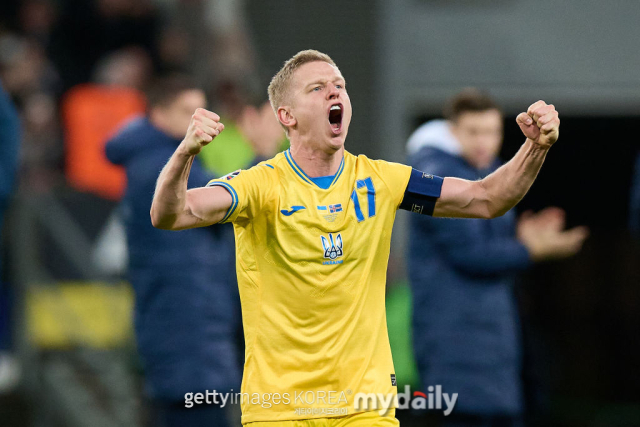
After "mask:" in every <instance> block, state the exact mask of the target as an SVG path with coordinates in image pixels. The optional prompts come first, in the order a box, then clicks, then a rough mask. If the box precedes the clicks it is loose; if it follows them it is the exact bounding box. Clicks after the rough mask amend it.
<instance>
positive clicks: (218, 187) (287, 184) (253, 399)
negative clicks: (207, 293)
mask: <svg viewBox="0 0 640 427" xmlns="http://www.w3.org/2000/svg"><path fill="white" fill-rule="evenodd" d="M269 99H270V101H271V105H272V107H273V109H274V111H275V113H276V116H277V118H278V120H279V121H280V124H281V125H282V127H283V128H284V129H285V132H286V134H287V136H288V138H289V140H290V142H291V147H290V148H289V149H288V150H286V151H285V152H283V153H280V154H278V155H276V156H275V157H274V158H272V159H270V160H268V161H265V162H262V163H260V164H258V165H256V166H254V167H253V168H251V169H249V170H246V171H241V172H236V173H233V174H230V175H227V176H225V177H223V178H221V179H219V180H214V181H211V182H210V183H209V184H208V185H207V186H206V187H202V188H195V189H190V190H188V191H187V179H188V177H189V170H190V167H191V164H192V162H193V159H194V156H195V155H197V154H198V153H199V152H200V150H201V149H202V147H203V146H204V145H206V144H208V143H210V142H211V141H212V140H213V139H214V138H215V137H216V136H217V135H218V134H219V133H220V132H221V131H222V130H223V129H224V125H223V124H222V123H220V122H219V117H218V116H217V115H216V114H215V113H212V112H209V111H206V110H204V109H198V110H196V112H195V114H194V115H193V118H192V120H191V124H190V125H189V129H188V131H187V135H186V136H185V138H184V140H183V141H182V142H181V144H180V146H179V147H178V149H177V150H176V152H175V153H174V154H173V156H172V157H171V159H170V160H169V162H168V163H167V165H166V166H165V168H164V169H163V171H162V172H161V173H160V177H159V178H158V184H157V187H156V193H155V196H154V199H153V204H152V206H151V220H152V223H153V225H154V226H156V227H159V228H163V229H171V230H182V229H187V228H193V227H204V226H208V225H212V224H216V223H218V222H232V223H233V224H234V230H235V234H236V253H237V265H236V271H237V274H238V286H239V288H240V299H241V303H242V315H243V322H244V333H245V342H246V353H245V368H244V369H245V370H244V378H243V384H242V412H243V415H242V422H243V424H248V425H250V426H251V427H260V426H266V425H268V426H270V427H274V426H276V425H278V426H280V425H282V426H293V425H294V422H295V421H299V420H305V419H314V424H313V425H315V426H317V425H327V426H330V425H338V424H339V425H340V426H347V425H349V426H356V425H358V426H359V425H363V426H365V425H366V426H393V425H398V421H397V420H396V419H395V417H394V413H395V412H394V409H393V402H392V401H393V399H391V397H393V396H394V395H395V393H396V382H395V373H394V368H393V362H392V359H391V350H390V347H389V340H388V336H387V329H386V318H385V307H384V304H385V300H384V295H385V277H386V269H387V262H388V258H389V245H390V241H391V228H392V225H393V221H394V218H395V213H396V210H397V209H398V208H401V209H406V210H410V211H413V212H417V213H421V214H426V215H434V216H449V217H469V218H493V217H496V216H499V215H502V214H504V213H505V212H507V211H508V210H509V209H510V208H511V207H513V206H514V205H515V204H516V203H517V202H518V201H519V200H520V199H521V198H522V197H523V196H524V195H525V193H526V192H527V190H528V189H529V187H530V186H531V184H532V183H533V181H534V179H535V177H536V175H537V174H538V171H539V170H540V167H541V166H542V163H543V161H544V158H545V156H546V153H547V151H548V149H549V148H550V147H551V146H552V145H553V143H554V142H555V141H556V140H557V138H558V128H559V124H560V122H559V119H558V113H557V112H556V110H555V108H554V107H553V106H552V105H547V104H546V103H544V102H543V101H538V102H536V103H534V104H533V105H531V106H530V107H529V109H528V111H527V112H526V113H521V114H520V115H519V116H518V117H517V121H518V124H519V126H520V128H521V129H522V131H523V133H524V135H525V136H526V138H527V139H526V141H525V143H524V144H523V146H522V148H521V149H520V151H518V153H517V154H516V155H515V156H514V158H513V159H511V161H509V162H508V163H507V164H505V165H504V166H502V167H501V168H499V169H498V170H496V171H495V172H494V173H492V174H491V175H489V176H487V177H486V178H484V179H482V180H480V181H467V180H463V179H457V178H444V179H443V178H440V177H438V176H433V175H430V174H428V173H423V172H421V171H417V170H415V169H412V168H411V167H409V166H405V165H401V164H397V163H389V162H386V161H382V160H370V159H368V158H367V157H365V156H363V155H360V156H354V155H352V154H350V153H348V152H347V151H345V149H344V142H345V139H346V136H347V132H348V130H349V123H350V121H351V103H350V100H349V96H348V95H347V91H346V87H345V80H344V77H343V76H342V74H341V73H340V70H339V69H338V67H337V66H336V64H335V63H334V62H333V60H332V59H331V58H329V56H327V55H325V54H323V53H320V52H317V51H314V50H306V51H302V52H299V53H298V54H296V55H295V56H294V57H293V58H291V59H289V60H288V61H287V62H286V63H285V64H284V66H283V67H282V69H281V70H280V71H279V72H278V73H277V74H276V75H275V76H274V77H273V79H272V81H271V84H270V85H269ZM363 393H364V394H366V395H368V396H373V398H372V399H370V400H364V404H362V403H363V400H362V399H356V397H358V396H359V395H361V394H363ZM390 401H391V404H389V402H390ZM359 403H360V404H359ZM274 421H275V422H276V423H274ZM295 425H302V424H295ZM309 425H311V424H309Z"/></svg>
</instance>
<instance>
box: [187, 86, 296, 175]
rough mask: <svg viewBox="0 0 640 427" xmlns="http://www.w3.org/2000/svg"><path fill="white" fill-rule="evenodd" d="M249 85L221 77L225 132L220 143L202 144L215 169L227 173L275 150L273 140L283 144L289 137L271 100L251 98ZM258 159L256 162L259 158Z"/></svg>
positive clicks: (219, 99)
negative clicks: (274, 110) (275, 115)
mask: <svg viewBox="0 0 640 427" xmlns="http://www.w3.org/2000/svg"><path fill="white" fill-rule="evenodd" d="M247 86H248V85H246V84H242V83H241V82H239V81H236V80H234V79H225V80H223V81H221V82H220V83H219V84H218V85H217V88H216V90H215V102H216V111H219V113H220V117H221V120H224V124H225V129H224V133H222V134H220V135H219V140H218V143H217V144H209V145H207V146H206V147H203V149H202V151H201V152H200V154H199V155H198V158H199V159H200V160H201V161H202V163H203V165H204V166H205V167H206V168H207V169H208V170H209V171H211V172H212V173H214V174H217V175H218V176H220V175H225V174H228V173H230V172H233V171H235V170H237V169H246V168H248V167H251V166H252V165H253V164H255V163H252V162H254V159H256V160H258V161H261V160H266V159H268V158H270V157H271V156H272V155H273V153H274V151H273V150H274V147H273V142H274V141H280V144H278V145H279V146H280V147H281V148H283V149H284V148H286V147H284V145H286V146H288V141H287V139H286V137H285V135H284V132H283V131H282V128H281V127H280V124H279V123H278V120H276V118H275V117H274V115H273V109H272V108H271V105H270V104H269V102H263V103H262V104H261V105H259V106H257V107H256V106H255V105H253V104H252V103H251V102H249V95H248V92H249V90H248V87H247ZM256 163H257V162H256Z"/></svg>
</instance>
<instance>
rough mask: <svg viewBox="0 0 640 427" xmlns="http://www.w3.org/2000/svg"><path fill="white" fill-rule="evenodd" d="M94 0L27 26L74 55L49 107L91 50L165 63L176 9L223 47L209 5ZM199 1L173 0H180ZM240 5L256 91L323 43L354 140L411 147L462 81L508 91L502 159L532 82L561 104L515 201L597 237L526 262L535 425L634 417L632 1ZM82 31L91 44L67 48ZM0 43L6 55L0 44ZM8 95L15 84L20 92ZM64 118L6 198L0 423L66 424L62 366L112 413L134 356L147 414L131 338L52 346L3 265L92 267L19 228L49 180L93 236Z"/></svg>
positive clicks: (96, 221) (48, 193)
mask: <svg viewBox="0 0 640 427" xmlns="http://www.w3.org/2000/svg"><path fill="white" fill-rule="evenodd" d="M91 1H94V0H87V1H84V0H59V1H53V0H51V1H47V0H42V2H43V3H45V4H48V5H50V6H51V11H52V12H53V14H52V15H51V19H53V20H54V22H55V23H57V24H56V25H55V31H52V32H51V33H45V34H39V33H38V34H35V35H34V34H31V35H30V37H31V38H32V40H35V43H36V45H37V46H39V47H40V48H41V49H42V50H43V51H44V52H46V56H47V57H48V59H49V60H50V61H51V62H52V63H54V64H55V66H56V67H59V68H61V69H63V68H64V69H66V70H68V71H69V74H68V75H67V76H66V78H65V79H64V81H62V82H61V83H60V84H59V85H55V87H54V88H53V95H52V96H53V97H54V100H55V105H56V107H59V103H60V100H61V97H62V95H63V93H64V92H65V90H66V89H68V88H69V87H70V86H72V85H73V84H76V83H80V82H84V81H86V80H87V79H88V78H89V74H90V72H91V69H92V67H93V66H94V65H95V63H96V62H97V61H98V60H99V59H101V58H102V57H98V55H97V53H98V52H100V54H107V53H110V52H112V51H113V50H115V49H120V48H122V47H124V46H127V45H128V44H130V43H133V44H135V45H137V46H141V47H142V48H143V50H145V51H146V52H148V53H149V54H150V56H151V58H152V61H153V62H154V63H157V60H158V58H157V54H158V52H157V47H155V46H154V43H155V41H154V40H156V39H157V37H158V36H159V35H161V34H162V33H163V31H165V30H166V28H167V27H166V25H168V24H169V23H171V24H175V26H176V27H177V28H178V29H179V31H182V32H184V33H188V34H189V35H190V37H192V39H191V41H192V43H197V44H198V45H197V46H196V47H197V50H198V51H199V52H200V53H202V52H206V53H207V54H209V53H210V54H211V55H212V56H213V55H214V54H215V53H216V52H214V51H216V50H219V49H217V45H215V44H214V41H213V39H211V38H208V35H202V38H198V36H199V31H200V29H201V28H204V27H202V23H201V22H200V21H198V19H201V14H198V13H193V14H191V15H190V16H187V17H188V18H190V19H191V20H189V19H184V18H185V16H184V15H182V16H181V19H182V20H178V18H176V16H173V15H162V14H160V13H155V14H152V15H145V16H143V17H142V18H139V19H132V20H131V22H126V25H124V26H122V27H117V26H115V27H110V26H108V25H107V26H105V27H101V28H97V27H90V26H87V25H84V24H86V22H85V21H83V20H84V19H86V16H87V15H86V14H85V12H86V10H85V7H86V5H87V4H91ZM31 3H36V4H37V3H39V1H28V0H18V1H8V2H6V1H2V2H0V35H2V34H9V35H11V36H20V37H26V36H27V35H28V34H27V32H26V30H25V29H24V28H23V27H24V26H23V24H22V22H23V18H21V17H20V10H21V7H22V6H23V5H25V4H31ZM124 3H125V4H126V3H127V2H126V1H125V2H124ZM151 3H153V2H151ZM165 3H167V4H169V3H174V2H173V1H172V0H167V1H166V2H165ZM205 3H206V2H205V1H200V0H191V1H186V0H184V1H183V0H175V4H179V5H181V6H183V7H184V8H185V9H186V10H187V11H190V10H192V9H194V10H197V7H198V5H202V4H205ZM155 4H156V5H157V4H159V3H155ZM243 4H244V8H240V10H241V11H242V15H243V18H244V22H245V24H246V28H243V29H241V30H242V32H243V34H245V35H247V38H248V40H250V44H251V46H252V48H253V50H252V52H253V56H252V57H251V59H252V60H253V61H254V62H255V64H257V65H256V66H255V76H254V77H255V80H254V81H252V82H251V84H253V88H254V89H255V88H256V87H257V88H258V89H255V94H256V95H255V96H256V98H261V99H264V97H265V95H266V85H267V83H268V81H269V79H270V77H271V76H272V75H273V74H274V73H275V72H276V71H277V69H278V68H279V67H280V65H281V64H282V62H283V61H284V60H285V59H287V58H289V57H290V56H291V55H292V54H293V53H295V52H297V51H299V50H302V49H306V48H315V49H318V50H321V51H325V52H327V53H328V54H330V55H331V56H332V57H333V59H335V61H336V62H337V63H338V65H339V66H340V68H341V71H342V72H343V74H344V75H345V77H346V79H347V84H348V89H349V94H350V96H351V99H352V104H353V108H354V119H353V121H352V125H351V128H350V133H349V139H348V142H347V149H348V150H349V151H351V152H354V153H365V154H367V155H368V156H370V157H374V158H385V159H388V160H394V161H403V160H404V143H405V141H406V138H407V137H408V136H409V134H410V132H411V131H412V130H413V129H414V128H415V127H416V126H417V125H419V124H420V123H422V122H423V121H425V120H427V119H431V118H436V117H440V111H441V108H442V104H443V102H444V100H445V99H446V98H447V97H449V96H451V95H452V94H454V93H455V92H456V91H457V90H459V89H460V88H462V87H465V86H477V87H480V88H482V89H485V90H488V91H489V93H491V94H492V95H494V96H495V97H496V99H497V100H498V102H499V103H500V104H501V105H502V106H503V108H504V111H505V115H506V118H505V143H504V145H503V148H502V152H501V158H502V159H505V160H506V159H509V158H510V157H511V156H512V155H513V154H514V153H515V152H516V150H517V149H518V147H519V146H520V144H521V143H522V136H521V134H520V131H519V129H518V128H517V126H516V124H515V116H516V114H517V113H518V112H520V111H523V110H525V109H526V108H527V106H528V105H529V104H531V103H532V102H534V101H536V100H537V99H544V100H546V101H549V102H552V103H554V104H555V105H556V107H557V109H558V111H559V112H560V116H561V122H562V124H561V137H560V140H559V141H558V144H557V145H556V146H555V147H553V149H552V150H551V151H550V153H549V155H548V158H547V161H546V163H545V165H544V166H543V169H542V171H541V174H540V176H539V178H538V180H537V181H536V183H535V184H534V185H533V187H532V189H531V191H530V193H529V194H528V195H527V196H526V197H525V198H524V200H523V201H522V202H521V203H520V204H519V206H518V207H517V210H518V211H520V212H522V211H524V210H527V209H533V210H539V209H542V208H544V207H546V206H550V205H553V206H559V207H561V208H563V209H565V210H566V212H567V222H568V225H569V226H575V225H587V226H588V227H589V228H590V237H589V238H588V240H587V242H586V244H585V247H584V249H583V250H582V251H581V252H580V253H579V254H578V255H577V256H575V257H574V258H572V259H569V260H566V261H562V262H556V263H547V264H544V265H538V266H536V267H535V268H533V269H532V270H531V271H529V272H528V273H527V274H525V275H522V276H521V277H520V279H519V287H518V289H517V295H518V300H519V303H520V308H521V313H522V317H523V321H522V324H523V331H524V337H525V386H526V390H527V401H528V408H529V421H530V426H545V427H548V426H558V427H582V426H589V427H591V426H593V427H600V426H603V427H605V426H606V427H626V426H638V425H640V403H639V402H640V363H639V361H640V243H639V242H638V241H637V240H633V238H632V237H631V235H630V233H629V231H628V220H629V195H630V194H629V192H630V186H631V180H632V173H633V170H632V169H633V165H634V162H635V161H636V156H637V155H638V152H639V151H640V141H639V138H638V129H639V125H640V72H638V71H639V70H640V51H638V49H637V43H636V42H635V41H637V40H638V39H640V26H638V25H637V23H638V22H640V5H639V4H638V2H636V1H633V0H624V1H620V2H616V3H615V4H613V3H609V2H600V1H596V0H566V1H563V2H557V1H552V0H541V1H538V2H528V1H525V0H474V1H471V0H456V1H450V0H448V1H444V0H400V1H383V0H379V1H364V0H362V1H349V2H344V1H339V0H321V1H309V2H299V1H296V0H279V1H277V2H273V1H272V2H265V1H258V0H246V1H245V2H244V3H243ZM187 15H188V14H187ZM194 22H195V24H194ZM110 23H111V24H112V22H110ZM52 34H54V35H56V34H57V37H54V39H55V40H57V41H58V42H59V43H58V44H55V43H54V44H52V45H49V46H48V45H47V43H48V41H49V40H50V39H49V37H50V36H51V35H52ZM216 42H219V40H216ZM1 46H7V45H1ZM45 46H46V48H45ZM74 46H75V47H76V48H77V47H78V46H79V47H80V48H81V49H76V50H75V51H74V50H73V47H74ZM94 47H95V49H94ZM207 49H211V50H207ZM203 58H205V59H206V58H207V56H206V55H200V56H199V57H198V58H197V59H198V60H197V61H196V60H195V59H194V61H192V62H193V63H197V64H195V65H193V68H194V69H195V70H194V71H195V72H196V74H198V75H199V78H200V79H201V82H202V84H203V85H205V86H206V85H207V84H208V83H209V77H210V76H214V77H215V73H214V72H212V71H211V70H210V69H209V68H207V67H210V64H208V63H206V61H204V60H203ZM0 60H1V61H4V60H6V58H5V57H4V56H1V55H0ZM1 61H0V62H1ZM69 61H71V62H69ZM73 61H77V64H78V65H77V66H74V62H73ZM1 71H3V68H2V66H0V72H1ZM154 71H158V70H157V69H154ZM13 95H14V98H16V99H17V100H18V101H19V99H20V94H19V93H18V94H13ZM18 104H19V107H20V108H21V110H22V108H23V105H21V104H20V102H18ZM57 113H59V111H57ZM59 127H60V120H59V116H58V117H57V121H56V123H54V124H53V125H52V128H51V129H50V132H49V133H48V134H47V135H48V136H51V141H54V139H55V138H54V136H57V137H58V138H59V140H58V141H54V143H53V145H52V147H51V149H50V150H49V151H48V154H49V155H51V157H52V158H53V160H52V161H51V162H50V163H51V164H47V165H45V166H46V167H47V168H48V169H46V168H44V167H43V166H42V165H40V164H36V165H35V166H33V165H31V164H29V161H30V159H31V160H33V159H32V158H31V157H30V156H29V155H25V156H24V160H23V162H24V163H23V164H22V169H21V176H20V181H19V185H18V188H17V192H16V194H15V197H14V199H15V200H16V202H15V204H14V206H13V207H12V208H13V209H14V215H12V221H11V222H10V224H9V225H8V226H7V228H8V229H9V230H8V234H5V235H3V237H4V238H5V243H4V245H3V251H4V252H5V253H4V257H5V259H6V262H5V266H8V267H6V269H7V270H9V271H10V273H6V272H5V274H8V276H9V277H8V278H9V281H11V280H12V279H13V280H14V283H15V286H16V289H15V290H14V292H15V294H16V301H17V303H16V305H15V307H14V316H15V318H16V322H15V323H14V334H15V339H14V341H15V353H16V354H17V356H18V358H19V359H20V362H21V363H22V364H23V367H24V381H23V383H22V384H21V385H20V387H19V388H17V389H16V390H14V391H12V392H10V393H6V394H3V393H0V426H2V427H13V426H21V427H23V426H34V427H41V426H44V427H48V426H58V425H63V426H66V425H68V424H65V421H64V420H65V416H66V415H67V414H68V413H71V412H72V409H73V408H67V407H64V406H63V405H60V404H59V403H58V402H60V395H59V394H58V391H57V390H59V389H63V388H64V386H65V385H66V384H65V381H64V380H61V379H59V377H56V376H55V374H56V373H59V372H61V371H64V370H65V369H70V367H71V368H73V369H74V372H73V373H74V378H76V379H78V382H79V383H80V384H82V385H83V386H84V387H86V388H85V389H84V390H85V391H83V392H82V393H87V394H91V395H92V396H94V397H97V400H98V401H99V402H101V403H100V405H98V408H97V409H96V410H97V411H98V412H100V411H102V412H101V413H102V414H103V415H104V414H106V419H108V418H109V416H115V415H114V414H117V413H118V412H119V409H120V408H118V407H117V406H113V407H112V406H110V405H109V404H106V403H104V402H106V401H107V400H108V399H107V397H108V396H107V395H108V390H107V389H105V388H103V384H101V380H102V379H103V378H102V377H101V375H103V374H105V373H106V367H108V366H111V365H110V364H111V363H113V362H114V361H116V365H117V366H126V367H127V370H126V372H125V374H126V375H124V376H122V377H118V379H117V380H118V381H120V383H122V384H126V385H127V387H129V385H130V384H131V383H132V382H133V384H134V385H133V386H131V387H130V388H129V389H127V393H129V394H126V395H127V396H134V397H135V400H134V401H133V403H132V404H131V406H128V407H127V408H128V410H131V411H132V412H133V413H134V415H135V417H137V418H138V419H144V414H145V408H144V407H143V405H142V403H141V398H140V396H141V395H142V390H141V386H140V375H141V371H140V365H139V363H138V361H137V359H136V356H135V353H134V352H133V351H132V347H131V345H130V343H128V344H127V345H125V346H123V347H118V348H115V349H111V350H109V351H106V350H101V349H99V350H95V349H93V348H91V345H86V346H85V345H76V346H72V347H71V348H62V349H55V350H50V349H47V350H42V349H39V348H36V347H35V346H33V345H31V344H30V342H31V339H32V338H33V337H31V336H28V335H27V334H26V333H25V329H24V323H23V322H24V319H23V317H22V316H23V315H24V313H25V311H26V310H27V309H26V307H24V306H23V305H22V303H23V301H24V300H23V296H24V295H23V291H24V289H22V287H21V286H22V285H23V284H24V283H22V281H21V280H15V279H16V278H15V277H12V276H11V275H12V274H14V272H15V271H16V270H20V271H23V270H28V271H27V272H32V271H31V270H34V271H35V270H37V269H38V268H41V267H42V268H45V269H47V270H50V271H51V272H52V273H53V275H54V277H55V278H56V279H57V281H56V282H54V283H48V284H47V286H49V285H50V288H48V289H49V290H51V289H53V290H54V291H55V290H56V289H57V286H58V285H59V284H62V283H64V282H66V281H68V280H70V279H77V278H78V277H82V271H79V270H78V269H76V267H74V266H73V265H71V264H70V263H69V262H68V260H66V259H65V258H64V256H63V252H62V251H59V250H58V249H57V248H55V247H53V246H52V245H53V244H54V243H53V242H52V240H54V239H51V238H50V236H47V235H46V233H43V237H42V238H41V240H36V241H35V242H33V245H31V246H30V244H29V241H28V238H32V237H33V235H32V234H31V233H29V235H26V234H16V230H20V232H21V233H22V232H23V231H24V230H25V228H24V227H23V226H21V224H25V223H26V224H31V223H29V222H28V221H29V220H30V219H29V218H27V217H26V215H25V217H21V216H20V215H15V212H18V213H19V214H21V213H23V212H26V211H25V210H22V209H23V208H24V206H25V205H30V206H31V208H34V207H35V208H37V210H38V211H39V212H41V213H43V216H46V215H49V214H51V212H52V208H51V206H52V205H50V204H49V205H48V204H47V203H48V200H49V199H47V198H48V197H51V200H53V201H57V202H58V203H59V205H61V206H63V207H64V208H65V209H67V210H68V211H69V212H71V213H72V214H73V215H72V217H73V221H74V224H76V225H77V226H78V227H79V228H80V229H82V230H84V232H85V233H86V235H87V236H88V237H89V240H91V241H93V240H94V239H96V238H97V236H98V235H99V232H100V230H101V229H102V227H103V226H104V223H105V221H106V220H107V218H108V217H109V213H110V212H111V210H112V209H113V208H114V206H115V203H114V202H112V201H105V200H104V199H101V198H98V197H97V196H93V195H87V194H84V193H80V192H77V191H74V190H72V189H71V188H69V186H68V185H66V184H65V179H64V176H63V171H62V169H63V168H62V165H63V158H62V156H63V155H64V150H63V147H62V140H63V136H61V135H60V133H61V132H60V129H59ZM26 154H29V152H28V151H27V152H26ZM0 155H1V154H0ZM56 156H57V157H56ZM45 169H46V170H45ZM43 188H44V189H45V191H43ZM57 206H58V205H57ZM32 210H33V209H32ZM32 210H31V211H29V210H27V211H29V212H32ZM403 218H404V217H403V216H402V215H399V216H398V223H397V226H396V230H395V231H394V233H395V234H394V238H395V240H394V242H393V248H392V260H391V264H390V274H389V277H390V278H391V280H390V289H392V288H393V286H401V284H402V283H403V282H404V281H405V279H406V277H405V273H404V266H403V251H404V243H405V240H406V228H405V222H404V219H403ZM34 228H35V227H34ZM26 229H27V230H30V229H31V228H30V227H28V226H27V228H26ZM11 231H13V233H12V232H11ZM25 242H27V243H26V244H25ZM71 245H72V246H78V242H71ZM25 246H26V248H25ZM21 251H22V252H21ZM24 251H26V255H29V256H32V255H33V252H40V255H41V256H40V258H41V259H42V265H38V266H31V265H26V266H25V265H24V259H21V256H22V254H23V253H25V252H24ZM18 254H19V255H18ZM36 258H37V257H36ZM29 259H31V258H29ZM36 267H38V268H36ZM115 297H117V295H116V296H115ZM122 317H126V316H114V317H113V318H112V319H111V320H112V321H113V323H116V322H117V321H118V319H120V318H122ZM87 361H92V362H93V364H92V363H88V362H87ZM57 368H59V369H60V370H59V371H56V370H55V369H57ZM118 372H119V373H121V372H120V371H118ZM107 373H109V374H112V373H113V372H111V371H109V372H107ZM109 378H111V377H109ZM116 382H117V381H116ZM79 405H80V404H79ZM93 409H94V408H91V410H93ZM76 410H77V408H76ZM89 412H91V411H89V409H87V413H89ZM120 412H124V411H120ZM398 416H399V418H401V420H402V422H403V424H402V425H403V426H405V427H408V426H412V425H417V422H416V421H415V419H414V417H413V416H412V415H411V414H398ZM102 420H103V421H104V418H102ZM113 425H117V424H113ZM92 427H93V426H92Z"/></svg>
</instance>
